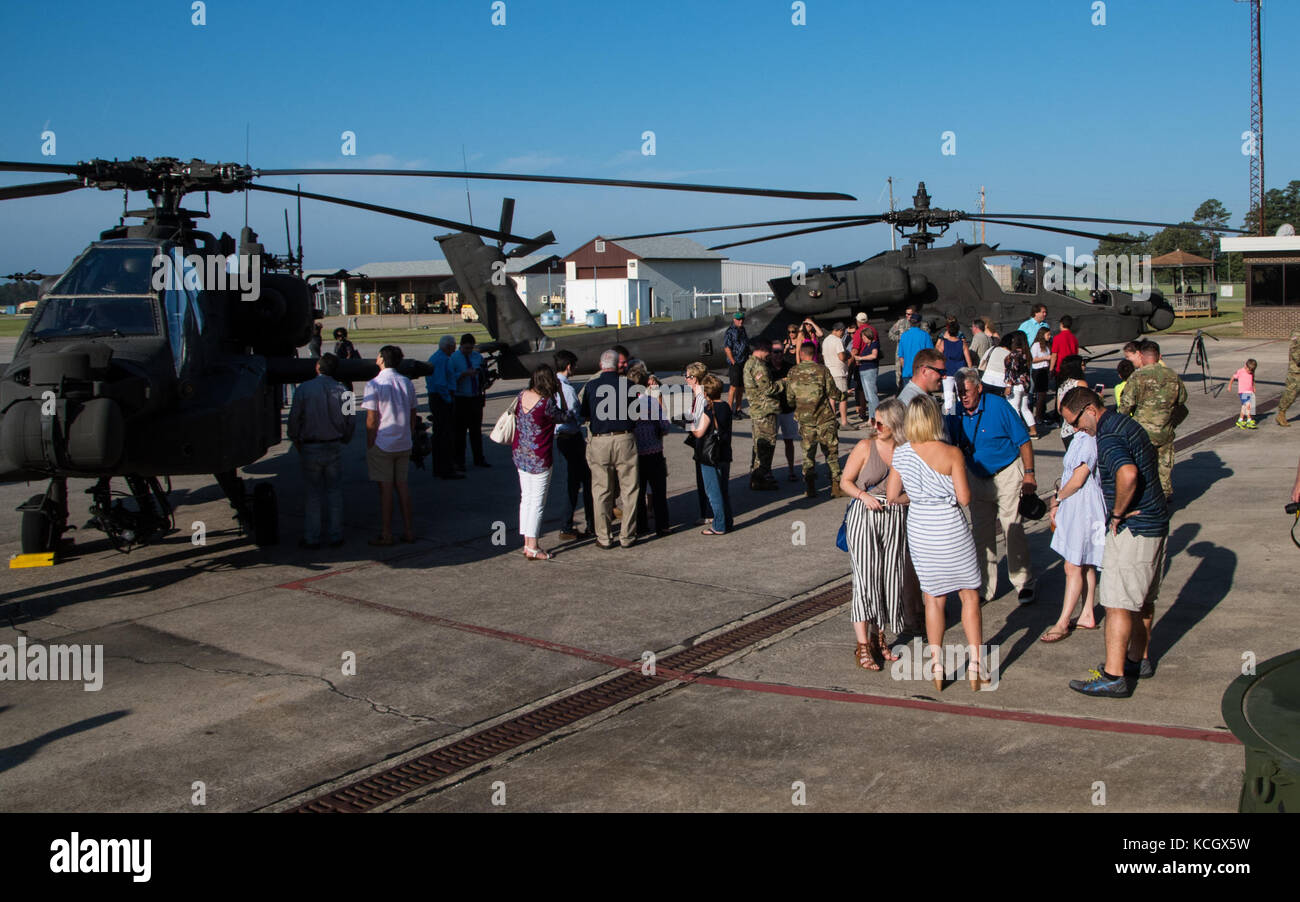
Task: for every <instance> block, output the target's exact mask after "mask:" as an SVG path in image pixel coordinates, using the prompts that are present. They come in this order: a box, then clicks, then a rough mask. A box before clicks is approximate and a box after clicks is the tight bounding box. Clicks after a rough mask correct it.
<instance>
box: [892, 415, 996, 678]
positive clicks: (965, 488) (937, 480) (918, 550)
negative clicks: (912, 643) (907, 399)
mask: <svg viewBox="0 0 1300 902" xmlns="http://www.w3.org/2000/svg"><path fill="white" fill-rule="evenodd" d="M903 432H904V434H905V436H906V438H907V441H906V442H904V443H903V444H901V445H899V446H898V448H897V449H896V450H895V451H894V461H893V467H892V469H891V472H890V474H889V483H888V488H887V491H886V495H885V499H886V501H887V502H888V503H890V504H898V503H901V501H902V499H903V497H904V493H906V497H907V499H908V502H909V504H908V512H907V547H908V550H909V551H910V552H911V556H912V565H913V567H915V569H916V575H917V578H918V580H919V581H920V583H921V597H922V599H923V601H924V603H925V633H926V640H927V641H928V643H929V649H930V659H931V661H930V668H931V671H930V675H931V678H932V679H933V680H934V687H935V688H936V689H938V690H942V689H943V678H944V672H943V663H942V657H941V651H940V648H941V646H942V645H943V633H944V627H945V625H946V623H945V620H944V610H943V607H944V602H945V601H946V600H947V598H948V594H949V593H951V592H956V593H957V594H958V595H959V596H960V597H961V623H962V627H963V629H964V630H965V632H966V644H967V645H968V646H969V650H968V651H969V658H968V660H969V667H968V674H969V675H970V685H971V688H972V689H979V688H980V686H981V685H983V684H985V683H987V682H988V679H987V677H985V675H984V672H983V666H982V664H983V662H982V661H981V660H980V648H981V647H982V646H983V644H984V640H983V621H982V618H981V616H980V597H979V589H980V566H979V557H978V555H977V554H976V552H975V540H974V539H972V538H971V531H970V524H969V523H967V521H966V517H965V515H964V514H963V513H962V510H961V507H962V506H963V505H967V504H969V503H970V483H969V482H967V479H966V460H965V458H964V457H963V455H962V453H961V450H960V449H958V448H956V447H955V446H953V445H949V444H947V443H945V442H943V441H941V440H940V436H941V435H942V434H943V421H942V420H941V419H940V418H939V407H938V405H936V404H935V403H934V401H933V400H932V399H931V398H930V396H929V395H921V396H919V397H916V398H913V399H912V401H911V403H909V404H908V405H907V415H906V418H905V419H904V421H903Z"/></svg>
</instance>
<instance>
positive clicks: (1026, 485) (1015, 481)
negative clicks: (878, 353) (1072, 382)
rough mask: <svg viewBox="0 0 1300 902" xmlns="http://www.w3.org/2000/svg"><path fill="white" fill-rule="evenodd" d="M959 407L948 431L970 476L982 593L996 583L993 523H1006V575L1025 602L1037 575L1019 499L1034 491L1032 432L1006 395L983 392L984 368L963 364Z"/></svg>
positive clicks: (989, 594) (991, 592)
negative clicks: (999, 395)
mask: <svg viewBox="0 0 1300 902" xmlns="http://www.w3.org/2000/svg"><path fill="white" fill-rule="evenodd" d="M957 391H958V392H959V394H960V395H961V405H960V406H959V407H958V409H957V413H956V414H955V415H953V416H949V417H946V418H945V419H946V420H947V421H948V422H947V424H948V434H949V435H950V436H952V438H953V441H954V442H955V443H956V445H957V446H958V447H959V448H961V451H962V454H963V455H965V457H966V471H967V473H968V474H969V475H970V519H971V532H972V533H973V534H974V538H975V546H976V547H977V548H978V549H979V550H980V555H981V557H982V558H983V562H984V580H983V586H982V592H981V597H983V599H984V600H985V601H992V600H993V599H994V598H996V597H997V587H998V540H997V535H996V533H995V531H994V525H995V524H998V523H1000V524H1002V534H1003V536H1005V537H1006V542H1007V576H1009V577H1010V578H1011V584H1012V585H1013V586H1015V588H1016V590H1017V592H1018V593H1019V595H1018V597H1019V600H1020V603H1021V604H1029V603H1031V602H1032V601H1033V600H1034V575H1033V573H1032V572H1031V570H1030V560H1029V543H1028V542H1027V541H1026V540H1025V526H1024V523H1023V522H1021V519H1020V498H1021V496H1022V495H1028V494H1032V493H1036V492H1037V491H1038V481H1037V479H1035V478H1034V446H1033V443H1032V442H1031V441H1030V440H1029V430H1028V429H1026V428H1025V424H1024V421H1023V420H1021V419H1020V417H1019V416H1018V415H1017V414H1016V411H1015V408H1013V407H1012V406H1011V405H1010V404H1008V403H1007V401H1006V399H1004V398H1000V397H998V396H997V395H986V394H984V382H983V380H982V378H981V376H980V371H979V370H977V369H975V368H973V367H963V368H962V369H961V370H959V371H958V372H957Z"/></svg>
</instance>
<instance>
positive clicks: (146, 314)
mask: <svg viewBox="0 0 1300 902" xmlns="http://www.w3.org/2000/svg"><path fill="white" fill-rule="evenodd" d="M0 171H10V172H35V173H45V174H60V175H64V176H72V177H71V178H65V179H62V180H58V181H47V182H38V183H35V184H28V185H14V186H7V187H2V188H0V200H10V199H16V198H24V197H39V196H48V195H54V194H62V193H65V192H68V191H74V190H77V189H81V188H90V187H94V188H99V189H102V190H117V189H120V190H122V191H123V192H124V194H125V193H127V192H130V191H145V192H147V193H148V196H149V198H150V200H151V201H152V206H151V207H150V208H149V209H145V210H139V211H129V210H124V211H123V214H122V218H121V220H119V223H118V225H117V226H115V227H113V228H110V229H108V230H107V231H105V232H103V233H102V234H101V235H100V238H99V240H98V241H95V242H94V243H92V244H91V245H90V247H88V248H87V249H86V250H85V251H84V252H83V253H82V254H81V255H80V256H79V257H77V259H76V260H74V261H73V263H72V265H71V266H70V267H68V269H67V271H66V272H64V273H63V274H62V275H61V276H58V277H57V278H56V279H54V280H53V282H52V284H48V285H46V286H45V290H44V292H43V293H42V295H41V297H40V298H39V300H38V302H37V305H36V310H35V312H34V313H33V314H32V316H31V319H30V320H29V322H28V323H27V327H26V328H25V329H24V331H23V334H22V336H21V337H20V338H19V340H18V344H17V346H16V348H15V351H14V358H13V361H12V362H11V363H10V364H9V366H8V368H7V369H6V370H5V371H4V374H3V376H0V480H17V479H25V480H29V481H31V480H38V479H40V480H45V479H48V480H49V482H48V487H47V489H46V491H45V492H44V493H42V494H38V495H33V496H32V497H31V498H30V499H29V500H28V501H27V502H26V503H25V504H24V505H22V507H20V508H19V510H20V511H21V513H22V529H21V538H22V543H21V544H22V550H23V552H24V553H38V552H49V551H53V550H55V549H56V548H57V547H58V545H59V543H60V540H61V538H62V536H63V533H64V532H66V531H67V530H68V528H69V527H68V503H67V499H68V495H67V492H68V488H67V480H68V479H69V478H86V479H91V480H93V481H94V484H93V485H92V486H91V488H90V489H89V490H88V492H89V493H90V495H91V499H92V503H91V506H90V512H91V518H92V519H91V523H90V525H91V526H93V527H95V528H98V529H100V530H103V531H104V532H105V533H106V534H107V535H108V537H109V539H110V540H111V541H112V543H113V545H114V546H115V547H116V548H118V549H119V550H123V551H125V550H129V549H130V548H131V547H133V546H136V545H141V544H145V543H147V542H149V541H151V540H153V539H155V538H156V537H158V536H159V535H161V534H162V533H164V532H165V531H166V530H167V529H168V528H169V527H170V526H171V521H172V517H171V505H170V502H169V500H168V497H167V496H168V491H165V490H164V489H163V485H162V482H160V480H162V479H165V480H168V484H169V486H170V477H172V476H182V475H204V474H212V475H214V476H215V478H216V480H217V483H218V484H219V485H220V486H221V488H222V490H223V491H224V492H225V494H226V496H227V497H228V498H229V499H230V502H231V504H232V506H233V507H234V508H235V511H236V514H237V516H238V517H239V520H240V522H241V523H242V524H247V525H249V526H251V531H252V533H253V537H254V540H255V541H256V542H257V543H258V544H273V543H274V542H275V541H277V538H278V528H277V512H276V503H275V493H274V489H273V487H272V484H271V482H270V481H269V480H263V481H261V482H259V483H258V484H257V486H256V487H255V488H254V490H253V491H252V492H249V491H247V490H246V488H245V485H244V481H243V480H242V479H241V478H240V477H239V476H238V473H237V470H238V468H239V467H243V466H247V465H249V464H251V463H253V462H254V461H256V460H258V459H259V458H261V457H262V456H263V455H264V454H265V453H266V452H267V450H268V449H269V448H270V447H271V446H273V445H275V444H277V443H278V442H279V441H280V438H281V420H282V414H283V406H284V394H283V391H284V386H285V385H286V384H291V383H296V382H302V381H305V380H307V379H310V378H312V376H313V375H314V372H315V364H314V362H313V361H311V360H308V359H299V358H297V356H296V354H297V349H298V348H300V347H301V346H303V345H305V344H306V343H307V341H308V340H309V339H310V337H311V332H312V320H313V305H312V298H311V293H310V289H309V288H308V286H307V283H306V282H305V281H304V280H303V279H302V277H301V276H302V242H301V234H300V236H299V242H298V253H297V254H296V255H295V254H293V252H292V251H290V253H289V254H288V256H287V257H285V258H277V257H274V256H272V255H268V254H266V253H264V250H263V248H262V245H261V244H259V243H258V241H257V235H256V233H254V232H253V231H252V230H251V229H249V228H248V227H247V226H245V227H244V229H243V231H242V232H241V235H240V240H239V242H238V244H236V242H235V239H234V238H232V237H231V236H230V235H227V234H224V233H223V234H222V235H221V236H220V237H218V236H215V235H213V234H211V233H209V232H206V231H202V230H200V229H199V228H198V227H197V221H198V220H200V219H202V218H205V217H206V216H207V215H208V214H207V212H206V211H197V210H186V209H183V208H182V207H181V206H180V204H181V201H182V199H183V198H184V197H185V196H186V195H189V194H195V193H199V192H202V193H204V194H205V196H206V194H207V193H208V192H218V193H227V194H229V193H234V192H237V191H262V192H269V193H273V194H280V195H286V196H290V197H295V198H299V199H301V198H307V199H309V200H318V201H323V202H326V203H332V204H340V205H343V206H349V207H355V208H359V209H364V210H371V211H373V212H378V213H382V214H385V215H389V216H397V217H400V218H403V219H408V220H413V221H416V222H423V223H429V224H433V225H439V226H442V227H444V228H447V227H449V228H453V229H457V230H458V232H460V233H461V234H463V235H466V234H467V235H473V236H475V237H476V238H478V237H487V238H494V239H497V240H498V241H499V242H501V243H502V246H503V245H504V243H505V242H516V243H518V244H520V245H521V246H524V247H528V248H535V247H540V246H541V245H543V244H547V243H550V241H552V240H553V237H552V236H551V235H550V234H549V233H547V234H546V235H542V236H539V237H538V238H534V239H529V238H522V237H519V236H517V235H513V234H510V229H509V217H508V216H506V217H503V220H504V221H505V224H504V227H503V228H501V229H500V230H494V229H485V228H480V227H475V226H473V225H465V224H463V223H459V222H455V221H452V220H446V219H440V218H438V217H433V216H427V215H424V214H420V213H413V212H410V211H405V210H397V209H393V208H390V207H381V206H377V205H374V204H368V203H363V202H360V201H353V200H347V199H344V198H339V197H333V196H330V195H323V194H314V193H311V192H305V191H301V190H289V189H285V188H276V187H271V186H269V185H263V184H257V183H255V182H254V181H253V180H254V179H256V178H259V177H263V176H286V175H323V174H334V173H339V174H346V175H390V176H408V177H409V176H419V177H455V178H479V179H499V180H513V181H542V182H565V183H577V184H597V185H614V186H627V187H642V188H658V189H667V190H686V191H705V192H710V193H722V194H748V195H759V196H770V197H792V198H799V199H812V200H818V199H837V200H838V199H843V200H852V199H853V198H851V197H850V196H848V195H839V194H825V193H816V192H804V191H791V192H784V191H779V190H773V189H749V188H731V187H724V186H710V185H684V184H677V183H664V182H631V181H618V180H609V179H582V178H567V177H558V176H526V175H511V174H503V173H456V172H450V173H449V172H425V171H413V170H370V169H367V170H358V169H346V170H322V169H277V170H257V169H252V168H250V167H248V166H246V165H240V164H234V163H218V164H212V163H206V162H204V161H202V160H191V161H190V162H188V163H186V162H182V161H181V160H178V159H174V158H171V157H160V158H157V159H146V158H143V157H136V158H134V159H131V160H125V161H118V160H91V161H88V162H82V163H75V164H69V165H64V164H53V163H11V162H0ZM128 216H133V217H139V218H141V219H142V220H143V222H142V223H140V224H138V225H137V224H131V225H128V224H127V223H126V218H127V217H128ZM285 216H286V219H285V229H286V233H287V231H288V213H287V211H286V214H285ZM286 238H287V234H286ZM525 252H527V251H525ZM498 253H500V250H499V249H498ZM232 261H233V262H235V263H237V266H236V267H235V269H236V270H237V272H235V271H232V270H230V269H229V264H230V263H231V262H232ZM160 275H161V276H162V278H159V276H160ZM232 282H233V284H232ZM377 371H378V367H377V365H376V364H375V363H374V362H369V361H358V360H354V361H340V367H339V371H338V374H337V376H338V378H339V380H340V381H342V382H345V383H346V382H358V381H364V380H367V379H370V378H373V377H374V375H375V374H376V372H377ZM401 371H402V372H403V373H404V374H405V375H408V376H417V375H424V374H427V373H428V372H429V368H428V366H427V365H426V364H424V363H422V362H417V361H413V360H407V361H404V362H403V366H402V370H401ZM118 477H122V478H125V480H126V483H127V487H128V489H129V491H128V492H127V493H125V495H124V494H123V493H120V492H115V491H114V490H113V489H112V480H113V479H114V478H118Z"/></svg>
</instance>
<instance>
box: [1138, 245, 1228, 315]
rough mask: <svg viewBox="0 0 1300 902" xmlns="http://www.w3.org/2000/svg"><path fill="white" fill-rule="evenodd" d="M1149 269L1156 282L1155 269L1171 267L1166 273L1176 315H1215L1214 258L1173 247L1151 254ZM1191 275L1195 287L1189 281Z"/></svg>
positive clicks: (1216, 291) (1170, 300)
mask: <svg viewBox="0 0 1300 902" xmlns="http://www.w3.org/2000/svg"><path fill="white" fill-rule="evenodd" d="M1151 269H1152V273H1153V278H1154V280H1155V281H1156V282H1157V283H1158V282H1159V281H1160V279H1159V276H1158V275H1157V274H1156V273H1155V271H1156V270H1161V269H1164V270H1172V272H1171V273H1167V275H1168V276H1169V277H1170V280H1171V281H1172V282H1173V284H1174V293H1173V296H1172V297H1170V298H1168V300H1169V302H1170V303H1171V304H1172V305H1173V308H1174V315H1175V316H1217V315H1218V313H1219V305H1218V299H1219V285H1218V282H1217V280H1216V279H1215V276H1214V261H1213V260H1207V259H1205V258H1204V257H1198V256H1196V254H1189V253H1187V251H1184V250H1176V251H1174V252H1172V253H1169V254H1162V255H1161V256H1159V257H1156V258H1154V259H1153V260H1152V261H1151ZM1194 279H1195V280H1196V282H1197V284H1196V285H1195V287H1194V286H1193V285H1192V281H1193V280H1194ZM1207 281H1208V283H1209V285H1208V288H1207V285H1206V283H1207Z"/></svg>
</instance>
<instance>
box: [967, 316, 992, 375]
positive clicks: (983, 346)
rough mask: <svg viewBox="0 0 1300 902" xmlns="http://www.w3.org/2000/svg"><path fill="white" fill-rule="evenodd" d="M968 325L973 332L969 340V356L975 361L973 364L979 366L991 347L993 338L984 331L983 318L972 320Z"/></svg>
mask: <svg viewBox="0 0 1300 902" xmlns="http://www.w3.org/2000/svg"><path fill="white" fill-rule="evenodd" d="M970 326H971V331H972V332H973V333H974V334H973V335H972V336H971V340H970V357H971V360H973V361H975V365H976V366H979V365H980V361H981V360H983V359H984V355H985V354H987V353H988V350H989V348H991V347H993V339H992V338H990V337H989V333H988V332H986V331H984V320H982V319H977V320H972V321H971V324H970Z"/></svg>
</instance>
